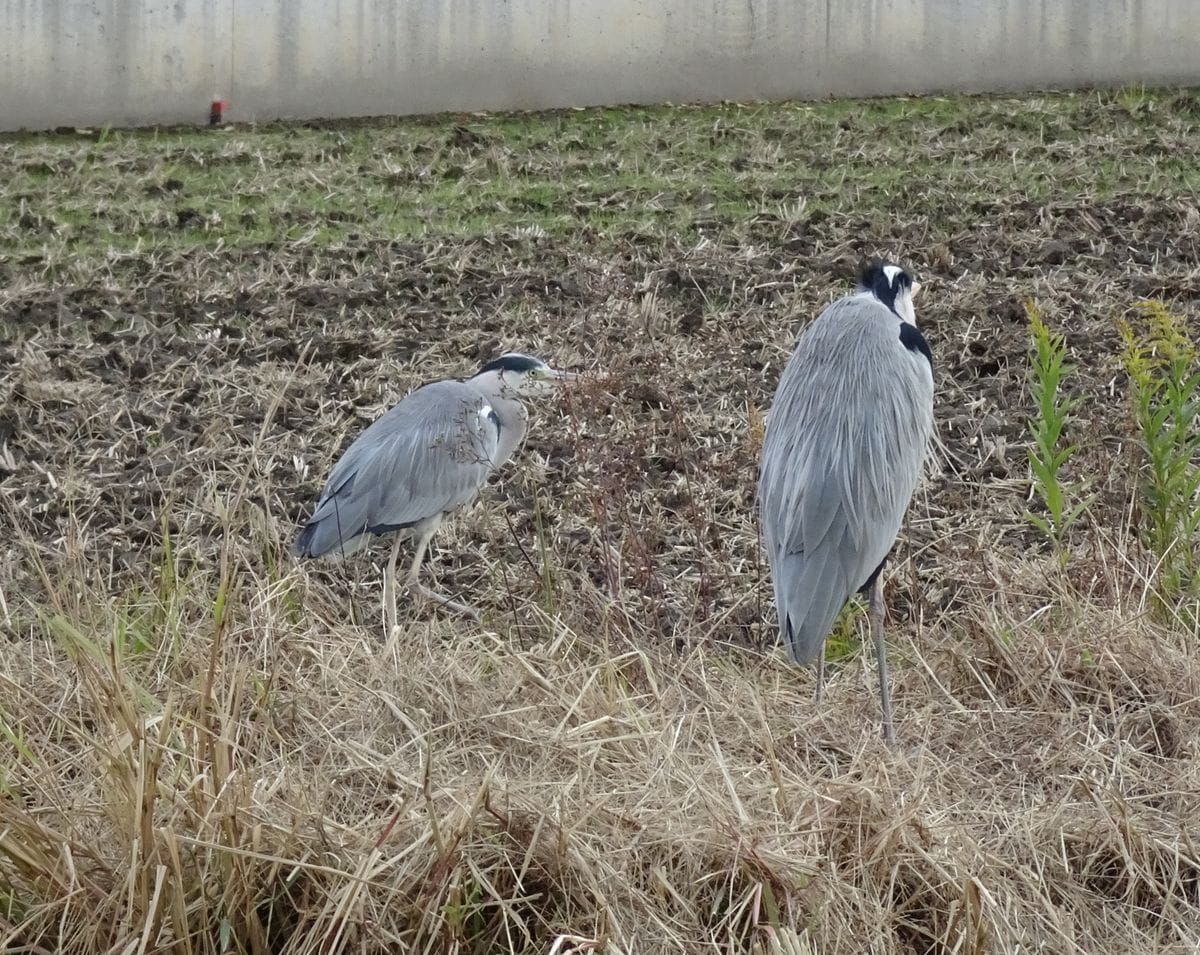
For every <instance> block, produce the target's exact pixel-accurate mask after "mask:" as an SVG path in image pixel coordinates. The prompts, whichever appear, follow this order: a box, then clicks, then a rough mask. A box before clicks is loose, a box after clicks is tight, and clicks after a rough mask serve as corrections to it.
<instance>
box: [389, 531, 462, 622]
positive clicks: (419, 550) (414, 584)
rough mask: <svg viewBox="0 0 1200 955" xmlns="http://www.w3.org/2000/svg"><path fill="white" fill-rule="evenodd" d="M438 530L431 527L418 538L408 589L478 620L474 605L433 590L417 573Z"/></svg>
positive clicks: (409, 570) (409, 573)
mask: <svg viewBox="0 0 1200 955" xmlns="http://www.w3.org/2000/svg"><path fill="white" fill-rule="evenodd" d="M436 530H437V525H436V524H435V525H434V526H433V527H431V528H429V529H428V530H427V531H425V532H424V533H422V534H421V535H420V536H419V537H418V538H417V546H416V553H414V554H413V562H412V566H411V567H409V569H408V578H407V580H406V581H405V583H406V585H407V586H408V589H409V590H410V591H412V592H413V593H416V594H420V595H421V596H422V597H424V598H425V599H426V600H432V601H433V602H434V603H440V604H442V605H443V606H445V607H449V608H450V609H451V610H453V611H455V612H457V613H461V614H465V615H466V616H468V617H471V618H472V619H474V620H475V621H476V622H478V621H479V619H480V618H479V611H478V610H476V609H475V608H474V607H468V606H467V605H466V604H464V603H459V602H458V601H457V600H452V599H451V598H450V597H445V596H443V595H442V594H439V593H438V592H437V591H436V590H431V589H430V588H428V587H426V586H425V585H424V584H422V583H421V582H420V581H419V580H418V579H417V575H418V573H419V572H420V570H421V562H422V561H423V560H424V559H425V551H426V549H427V548H428V547H429V542H430V541H431V540H433V535H434V532H435V531H436Z"/></svg>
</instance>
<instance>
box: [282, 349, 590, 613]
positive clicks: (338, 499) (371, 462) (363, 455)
mask: <svg viewBox="0 0 1200 955" xmlns="http://www.w3.org/2000/svg"><path fill="white" fill-rule="evenodd" d="M573 378H575V375H573V374H571V373H570V372H564V371H556V370H555V369H553V368H551V367H550V366H549V365H547V364H546V363H545V362H544V361H542V360H541V359H540V358H533V357H530V356H529V355H521V354H517V353H515V352H512V353H509V354H506V355H501V356H500V357H499V358H497V359H495V360H494V361H491V362H488V363H487V364H486V365H484V366H483V367H482V368H480V369H479V371H478V372H476V373H475V374H474V375H473V376H472V377H470V378H466V379H447V380H444V381H435V382H431V383H429V384H426V385H423V386H421V387H420V388H417V389H416V390H414V391H412V392H410V393H409V394H408V395H407V396H406V397H404V398H403V399H402V400H401V401H400V403H399V404H397V405H396V406H395V407H393V408H392V409H391V410H390V411H388V412H386V413H385V414H384V415H383V416H382V417H380V418H379V419H378V420H377V421H375V422H374V423H373V424H372V425H370V426H369V427H368V428H367V429H366V430H365V431H364V432H363V433H362V434H360V435H359V436H358V437H357V438H356V439H355V440H354V442H353V443H352V444H351V445H350V447H349V448H347V449H346V453H345V454H343V455H342V457H341V458H340V459H339V460H338V462H337V464H335V465H334V467H333V471H332V472H331V473H330V475H329V480H328V481H326V482H325V488H324V490H322V491H321V496H320V498H319V499H318V500H317V506H316V508H315V509H314V510H313V514H312V517H311V518H309V520H308V523H307V524H306V525H305V527H304V529H303V530H302V531H301V532H300V534H299V536H298V537H297V538H296V543H295V551H296V553H297V554H298V555H299V556H301V557H321V556H323V555H325V554H339V555H341V556H347V555H349V554H352V553H354V552H355V551H356V550H358V549H359V548H360V547H362V546H363V545H364V544H365V543H366V541H367V540H368V539H369V537H370V536H371V535H383V534H394V535H395V543H394V544H393V545H392V553H391V557H390V558H389V560H388V564H387V569H386V570H385V571H384V576H383V614H384V626H385V628H386V631H387V633H388V634H389V635H390V634H391V632H392V629H393V627H395V626H396V620H397V616H396V558H397V556H398V555H399V553H400V544H401V542H402V541H404V540H405V539H408V538H411V539H412V540H413V541H414V553H413V560H412V564H411V565H410V566H409V569H408V575H407V578H406V581H405V583H406V585H407V587H408V589H409V590H410V591H412V592H415V593H417V594H420V595H421V596H423V597H425V598H426V599H428V600H432V601H435V602H438V603H441V604H445V605H446V606H447V607H449V608H451V609H453V610H456V611H458V612H459V613H465V614H468V615H470V616H472V617H475V618H476V619H478V617H479V614H478V611H476V610H475V609H474V608H472V607H469V606H467V605H466V604H463V603H459V602H458V601H456V600H452V599H450V598H449V597H445V596H443V595H441V594H438V593H436V592H434V591H433V590H430V589H429V588H428V587H425V586H423V585H422V584H421V583H420V581H419V580H418V573H419V571H420V569H421V562H422V560H423V559H424V557H425V551H426V549H427V548H428V547H429V541H430V539H431V538H432V537H433V535H434V533H435V532H436V531H437V529H438V526H439V525H440V524H441V523H442V519H443V518H444V517H445V516H446V515H447V514H449V513H450V512H451V511H455V510H457V509H459V508H461V507H463V506H464V505H466V504H469V503H470V502H471V501H473V500H474V499H475V497H476V496H477V495H478V494H479V490H480V488H482V487H483V484H484V482H485V481H486V480H487V479H488V476H489V475H490V474H491V473H492V471H494V470H495V469H496V468H498V467H499V466H500V465H502V464H503V463H504V462H505V461H507V460H508V459H509V458H510V457H511V456H512V454H513V452H514V451H516V450H517V448H518V447H520V445H521V442H522V440H523V439H524V437H525V432H526V428H527V426H528V420H529V414H528V412H527V411H526V409H525V405H524V404H523V403H522V401H521V399H522V398H533V397H538V396H541V395H547V394H549V393H551V392H552V391H553V390H554V388H555V385H556V383H557V382H559V381H563V380H568V379H573Z"/></svg>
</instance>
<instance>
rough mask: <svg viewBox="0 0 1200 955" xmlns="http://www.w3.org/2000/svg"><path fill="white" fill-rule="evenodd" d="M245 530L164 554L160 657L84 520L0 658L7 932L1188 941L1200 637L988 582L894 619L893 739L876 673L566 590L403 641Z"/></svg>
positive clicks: (722, 946)
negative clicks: (106, 584) (676, 632)
mask: <svg viewBox="0 0 1200 955" xmlns="http://www.w3.org/2000/svg"><path fill="white" fill-rule="evenodd" d="M250 509H251V506H250V505H249V504H246V503H242V504H240V505H239V506H235V507H234V508H233V509H232V513H231V514H230V515H229V519H230V522H231V526H234V527H236V526H243V519H245V518H248V517H249V511H250ZM245 523H246V524H248V525H249V526H253V521H252V520H248V521H245ZM183 524H184V526H183V527H182V528H181V535H186V533H187V531H188V530H189V522H188V521H187V520H186V519H184V522H183ZM260 534H261V532H259V531H252V532H250V534H249V535H248V536H249V537H250V540H248V541H247V540H245V539H244V538H245V537H246V536H247V535H246V534H244V533H241V532H236V533H230V535H229V537H228V538H227V541H228V542H227V544H226V545H225V546H224V547H223V549H222V560H221V562H220V564H219V565H217V566H208V567H205V568H199V567H197V568H193V569H191V570H190V571H189V570H186V569H185V568H184V567H183V562H182V560H180V561H178V562H177V563H176V564H174V565H169V564H168V565H164V566H163V568H162V571H163V577H162V579H163V581H164V584H163V589H162V590H160V592H159V593H158V594H156V595H147V596H146V597H144V598H143V599H141V600H139V601H138V604H137V608H138V612H139V613H142V614H148V615H152V616H153V617H154V618H155V623H156V626H154V627H153V629H150V628H147V629H146V633H147V634H152V635H153V637H154V638H157V642H155V643H153V644H152V645H147V646H139V645H138V644H137V643H136V638H135V637H134V635H133V634H132V633H131V630H130V627H131V614H130V611H129V609H128V603H127V602H126V601H125V600H123V599H122V597H121V596H120V595H117V596H114V595H112V594H109V593H104V592H98V591H96V590H94V589H92V585H91V584H90V583H88V581H89V578H91V577H93V576H94V574H93V572H92V571H90V570H89V568H88V566H87V565H88V564H91V563H93V562H94V560H95V557H96V555H95V552H94V551H95V547H94V545H93V543H92V541H91V540H90V539H89V536H88V535H87V534H86V533H83V534H81V535H80V537H79V538H78V539H77V540H76V541H74V542H73V544H72V550H71V555H70V556H71V560H72V561H73V562H75V563H76V573H77V576H76V579H77V580H78V581H80V587H79V588H78V589H77V590H76V592H75V593H72V594H67V593H64V594H62V597H63V600H64V602H65V604H66V605H65V606H63V607H61V608H48V609H47V613H48V614H49V616H48V617H47V619H46V621H45V627H46V630H47V631H48V632H49V634H51V637H50V638H49V639H38V640H34V641H32V642H27V641H22V642H20V643H10V644H8V645H7V646H6V647H5V650H4V670H5V675H4V677H3V680H4V684H5V686H4V693H3V695H4V699H5V706H4V725H5V732H6V736H7V737H8V745H9V746H10V747H11V750H10V751H11V752H13V753H14V756H15V758H14V759H12V761H11V762H10V764H9V766H8V768H7V769H6V772H5V778H4V797H3V799H2V800H0V850H2V851H3V855H4V858H5V860H6V861H5V863H4V869H3V871H4V881H5V885H6V892H7V898H6V900H5V902H6V912H5V914H6V917H7V920H8V922H9V926H10V927H9V930H8V932H7V933H6V936H5V945H6V947H7V948H8V949H9V950H18V949H20V948H21V947H22V946H28V947H29V950H32V951H55V950H69V951H164V950H172V951H196V952H217V951H224V950H228V949H229V948H231V947H232V948H235V949H240V950H245V951H283V952H327V951H382V950H387V949H396V948H404V949H405V950H414V951H444V950H461V951H494V950H497V949H501V950H514V951H547V950H549V949H550V948H551V947H552V946H553V945H554V944H555V941H556V939H558V938H559V937H560V936H564V935H574V936H579V937H580V938H583V939H594V940H598V942H600V943H602V944H603V946H604V950H606V951H621V952H632V951H667V950H684V951H708V950H714V951H717V950H719V951H746V952H750V951H783V952H790V951H800V952H805V951H813V952H829V953H838V952H848V953H849V952H862V951H871V952H881V953H882V952H913V951H916V952H986V951H1003V952H1015V951H1054V952H1087V953H1089V955H1092V953H1097V952H1117V951H1120V950H1122V949H1124V950H1129V951H1179V952H1184V951H1188V950H1190V948H1189V946H1191V945H1194V944H1195V941H1196V937H1197V936H1196V931H1197V928H1198V927H1200V922H1198V921H1197V913H1198V912H1200V853H1198V847H1197V846H1196V845H1195V844H1194V842H1193V841H1192V839H1193V835H1194V828H1193V820H1194V818H1195V817H1196V814H1197V811H1198V810H1200V805H1198V802H1200V770H1198V768H1197V762H1196V752H1195V734H1196V730H1197V726H1198V725H1200V685H1198V684H1200V681H1198V680H1197V678H1196V672H1197V671H1196V661H1195V659H1194V657H1195V646H1196V644H1195V642H1194V638H1193V639H1188V638H1186V637H1184V636H1183V635H1182V634H1180V633H1171V632H1170V631H1168V630H1164V629H1161V628H1157V627H1155V626H1153V625H1152V624H1150V623H1148V622H1146V620H1145V619H1138V617H1137V616H1136V615H1135V614H1133V613H1130V612H1121V611H1113V610H1108V611H1106V610H1103V609H1101V608H1099V607H1097V606H1095V605H1088V604H1084V603H1082V602H1081V601H1080V600H1078V599H1077V597H1075V596H1072V595H1071V594H1070V593H1068V592H1067V591H1066V590H1064V589H1060V588H1059V587H1058V586H1051V587H1050V588H1047V587H1046V585H1045V583H1044V581H1033V580H1030V581H1024V582H1023V581H1004V582H1002V583H1000V584H999V585H998V586H997V588H996V590H995V592H994V593H991V594H982V593H981V594H979V595H978V600H977V602H976V604H975V607H976V609H975V610H974V611H973V612H972V613H970V614H961V613H960V614H957V615H955V616H954V617H939V618H937V619H934V620H929V621H926V624H925V626H924V627H923V630H922V632H921V633H920V634H919V635H914V634H912V633H911V632H907V633H905V635H904V637H903V638H898V640H897V644H898V646H897V650H898V653H897V656H898V657H899V664H900V665H898V666H897V667H896V674H897V675H896V684H897V685H896V696H897V705H898V712H899V714H900V723H899V733H900V739H901V744H900V746H899V748H898V749H897V750H896V751H894V752H892V751H889V750H888V749H887V748H886V747H885V746H884V745H883V744H882V743H881V742H880V741H879V740H878V739H877V730H876V722H875V720H876V715H877V713H876V711H877V702H876V698H875V686H874V673H873V670H872V668H871V667H870V666H868V665H859V664H858V663H857V662H856V663H854V664H853V665H851V666H848V667H846V668H845V669H844V670H843V671H842V672H841V673H840V675H839V676H838V677H837V678H836V679H835V680H834V681H833V683H832V685H831V686H830V688H829V692H828V695H827V697H826V701H827V702H826V705H825V706H824V707H823V708H822V709H821V710H820V711H817V710H816V709H815V708H814V707H813V705H812V701H811V695H810V694H811V683H810V679H809V677H808V676H807V675H805V674H801V673H799V672H797V671H796V670H794V669H793V668H792V667H790V666H788V665H787V664H786V663H785V662H784V661H783V660H782V659H781V658H780V656H779V655H778V654H774V653H773V654H767V655H762V654H760V653H758V652H756V651H751V650H745V649H735V648H732V647H729V646H728V645H724V646H723V645H714V644H711V643H703V642H699V643H697V644H696V645H695V646H693V647H691V648H689V649H686V650H682V651H679V652H677V651H674V650H671V649H668V648H663V647H658V646H656V645H655V640H654V638H653V635H652V634H648V633H640V632H639V631H638V630H637V629H636V624H635V625H633V626H631V621H632V620H634V619H635V615H634V614H632V613H630V612H627V611H626V610H623V609H622V608H621V607H620V606H619V605H617V606H614V602H613V601H612V600H611V599H610V598H608V597H607V596H606V595H605V594H604V593H602V592H601V591H600V590H599V589H597V588H596V587H594V586H592V585H590V584H588V583H587V582H586V581H584V580H580V579H572V580H570V581H569V582H568V583H564V584H563V585H562V586H563V590H564V592H565V593H566V594H569V595H570V598H571V607H570V609H569V610H567V611H564V612H563V613H562V614H561V615H560V616H558V617H551V616H548V615H546V614H545V613H544V612H543V611H542V610H540V609H539V608H538V606H537V605H536V604H534V603H522V605H521V606H520V607H519V609H518V613H517V620H516V621H512V622H510V623H509V625H508V626H507V627H506V628H505V629H504V630H503V632H502V633H496V632H492V631H489V630H474V629H463V628H461V627H459V626H456V625H455V624H454V623H453V622H452V621H443V620H437V619H431V620H427V621H414V622H413V624H412V625H411V626H410V627H409V628H408V629H407V630H406V631H404V632H403V633H400V634H398V635H397V636H396V637H395V638H394V639H392V640H391V641H390V642H388V643H387V644H386V645H383V644H381V643H380V642H378V641H377V640H376V639H375V634H374V633H373V632H372V631H371V629H370V628H366V629H364V628H361V627H353V626H350V627H348V626H346V625H344V624H343V623H342V618H343V616H344V613H345V603H344V598H343V597H342V595H341V594H340V593H337V592H336V589H334V588H330V587H328V586H326V585H325V584H324V583H322V582H321V581H319V580H316V579H313V578H310V577H308V576H307V575H306V574H305V573H304V572H303V571H301V570H297V569H293V568H287V569H284V570H282V572H281V573H280V574H279V575H278V576H272V575H269V574H264V573H263V570H262V567H261V564H260V562H259V559H258V557H257V555H256V554H254V556H248V551H249V553H250V554H253V553H254V551H255V549H256V548H258V547H265V548H266V549H268V550H270V549H273V548H275V547H276V546H277V545H276V543H275V542H274V541H263V540H262V539H261V538H260V536H259V535H260ZM239 538H241V540H239ZM21 547H22V551H23V553H26V554H30V555H31V554H34V553H36V548H34V547H32V546H31V545H30V544H29V543H28V542H22V544H21ZM25 548H28V549H25ZM1027 570H1028V572H1029V573H1030V574H1031V575H1035V574H1037V573H1041V572H1044V571H1045V568H1044V567H1029V568H1027ZM172 578H174V580H175V582H174V583H165V581H169V580H171V579H172ZM1023 583H1025V584H1029V583H1034V584H1035V585H1036V587H1037V589H1038V590H1039V591H1040V595H1039V596H1037V597H1036V598H1033V599H1014V598H1013V597H1012V596H1011V595H1012V594H1013V593H1015V592H1019V591H1020V589H1021V586H1022V584H1023ZM1047 591H1048V592H1047ZM82 608H88V610H89V615H88V616H87V618H86V623H84V622H81V621H80V618H79V616H78V613H79V611H80V610H81V609H82ZM1031 611H1032V612H1031ZM518 621H519V622H518ZM789 946H792V947H789Z"/></svg>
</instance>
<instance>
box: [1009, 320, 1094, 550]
mask: <svg viewBox="0 0 1200 955" xmlns="http://www.w3.org/2000/svg"><path fill="white" fill-rule="evenodd" d="M1025 311H1026V314H1027V315H1028V316H1029V329H1030V338H1031V344H1030V352H1029V394H1030V397H1031V398H1032V399H1033V405H1034V413H1033V416H1032V417H1031V418H1030V419H1029V435H1030V438H1031V439H1032V443H1031V446H1030V448H1029V469H1030V471H1031V472H1032V473H1033V487H1034V490H1035V492H1036V493H1037V495H1038V497H1039V498H1041V501H1042V504H1043V507H1044V513H1043V514H1034V513H1033V512H1032V511H1027V512H1026V513H1025V518H1026V519H1027V520H1028V521H1029V522H1030V523H1031V524H1033V525H1034V526H1035V527H1037V528H1038V529H1039V530H1041V531H1042V533H1044V534H1045V535H1046V537H1048V538H1049V539H1050V541H1051V543H1053V545H1054V548H1055V550H1056V551H1058V552H1059V553H1060V554H1061V553H1062V545H1063V543H1064V542H1065V540H1066V537H1067V534H1068V533H1069V532H1070V529H1071V527H1072V526H1073V525H1074V524H1075V523H1076V522H1077V521H1078V520H1079V518H1080V517H1081V516H1082V515H1083V513H1084V511H1086V510H1087V507H1088V505H1089V504H1091V502H1092V497H1091V496H1087V495H1086V490H1087V487H1086V485H1085V484H1084V483H1083V482H1076V483H1067V482H1066V481H1065V480H1064V477H1063V468H1064V467H1065V465H1066V463H1067V461H1068V460H1070V458H1071V455H1073V454H1074V453H1075V450H1076V447H1077V446H1076V445H1074V444H1068V443H1067V441H1066V437H1065V433H1066V430H1067V425H1068V423H1069V422H1070V420H1071V415H1072V412H1073V411H1074V409H1075V407H1076V406H1077V405H1078V404H1079V399H1078V398H1070V397H1067V396H1066V394H1065V393H1064V388H1063V384H1064V382H1065V381H1066V379H1067V377H1068V376H1069V375H1070V374H1071V372H1072V371H1073V368H1072V366H1071V365H1069V364H1067V343H1066V339H1065V337H1064V336H1063V335H1062V334H1060V333H1057V332H1052V331H1050V328H1049V327H1048V326H1047V325H1046V323H1045V322H1044V321H1042V318H1041V316H1040V315H1039V314H1038V311H1037V307H1036V306H1035V305H1034V304H1033V303H1032V302H1029V303H1027V304H1026V306H1025Z"/></svg>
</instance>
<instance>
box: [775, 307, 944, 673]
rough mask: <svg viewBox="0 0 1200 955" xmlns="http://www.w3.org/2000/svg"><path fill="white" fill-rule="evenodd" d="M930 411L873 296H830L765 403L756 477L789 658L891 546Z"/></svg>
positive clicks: (922, 384)
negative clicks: (767, 412)
mask: <svg viewBox="0 0 1200 955" xmlns="http://www.w3.org/2000/svg"><path fill="white" fill-rule="evenodd" d="M921 361H924V359H921ZM932 407H933V379H932V375H931V373H930V371H929V366H928V363H927V362H925V364H924V366H922V365H921V364H920V363H919V362H918V361H916V360H915V359H914V357H913V355H912V353H910V352H909V351H908V349H907V348H906V347H905V346H904V345H903V344H902V343H901V342H900V339H899V319H898V318H897V317H896V316H894V315H893V314H892V313H891V312H890V310H888V309H887V308H886V307H885V306H883V305H881V304H879V303H878V302H876V301H873V300H871V299H867V298H865V297H863V296H851V297H847V298H844V299H841V300H840V301H838V302H835V303H834V304H833V305H831V306H829V308H827V309H826V310H825V311H824V312H823V313H822V314H821V315H820V316H819V317H818V318H817V320H816V321H815V322H814V323H813V324H812V325H811V326H809V327H808V328H807V329H806V330H805V332H804V333H803V334H802V335H801V337H800V341H799V343H798V345H797V348H796V351H795V353H794V354H793V355H792V358H791V360H790V361H789V362H788V365H787V367H786V368H785V369H784V373H783V375H782V377H781V378H780V382H779V387H778V390H777V391H776V394H775V399H774V401H773V402H772V404H771V419H770V424H769V426H768V428H767V434H766V438H765V440H764V443H763V455H762V470H761V476H760V480H759V502H760V507H761V509H762V510H761V515H762V526H763V536H764V538H765V541H766V545H767V555H768V560H769V562H770V564H771V571H772V576H773V581H774V586H775V596H776V606H777V608H778V610H779V618H780V630H781V632H782V633H783V635H784V637H785V639H786V640H787V642H788V645H789V649H790V650H791V652H792V655H793V656H794V657H795V658H796V659H797V660H799V661H801V662H807V661H809V660H811V659H812V658H813V657H815V656H816V654H817V653H818V652H819V651H820V649H821V646H822V644H823V642H824V639H825V636H826V634H827V633H828V631H829V629H830V627H832V626H833V623H834V621H835V620H836V619H837V615H838V613H839V611H840V610H841V607H842V605H843V604H844V603H845V602H846V600H847V598H849V597H850V595H851V594H853V593H854V592H855V591H856V590H858V589H859V588H860V587H862V585H863V584H864V583H865V582H866V580H867V578H868V577H869V576H870V575H871V573H872V572H873V571H874V570H875V568H876V567H878V566H879V564H880V563H881V562H882V561H883V559H884V558H885V557H886V556H887V552H888V551H889V550H890V549H891V546H892V543H893V542H894V541H895V538H896V534H897V533H898V532H899V529H900V524H901V522H902V520H903V517H904V511H905V509H906V508H907V506H908V502H909V500H910V498H911V497H912V491H913V488H914V487H915V485H916V482H917V479H918V477H919V475H920V469H921V464H922V462H923V460H924V456H925V449H926V446H927V443H928V437H929V430H930V428H931V423H932Z"/></svg>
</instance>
